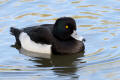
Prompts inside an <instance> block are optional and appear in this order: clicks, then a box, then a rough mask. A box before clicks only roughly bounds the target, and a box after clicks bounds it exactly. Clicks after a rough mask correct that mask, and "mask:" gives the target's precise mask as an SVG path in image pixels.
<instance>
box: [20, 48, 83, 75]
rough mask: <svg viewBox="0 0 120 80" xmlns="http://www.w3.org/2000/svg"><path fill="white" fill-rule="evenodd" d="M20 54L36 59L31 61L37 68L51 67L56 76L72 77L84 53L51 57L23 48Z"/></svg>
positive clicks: (51, 55) (50, 55)
mask: <svg viewBox="0 0 120 80" xmlns="http://www.w3.org/2000/svg"><path fill="white" fill-rule="evenodd" d="M19 51H20V53H22V54H24V55H27V56H31V57H36V58H34V59H32V60H31V61H33V62H36V63H37V65H35V66H37V67H51V68H52V70H53V71H54V72H55V74H57V75H60V76H62V75H74V74H75V73H76V71H77V69H78V68H81V67H77V66H79V65H80V64H82V63H83V62H82V60H81V59H80V57H83V56H84V52H82V53H78V54H73V55H53V54H44V53H33V52H30V51H27V50H24V49H23V48H20V49H19Z"/></svg>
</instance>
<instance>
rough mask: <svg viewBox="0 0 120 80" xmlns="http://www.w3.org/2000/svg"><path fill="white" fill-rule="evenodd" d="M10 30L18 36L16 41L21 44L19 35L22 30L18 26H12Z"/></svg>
mask: <svg viewBox="0 0 120 80" xmlns="http://www.w3.org/2000/svg"><path fill="white" fill-rule="evenodd" d="M10 32H11V35H13V36H15V38H16V43H17V44H20V41H19V35H20V33H21V30H20V29H17V28H14V27H11V28H10Z"/></svg>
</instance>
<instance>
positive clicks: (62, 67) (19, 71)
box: [0, 0, 120, 80]
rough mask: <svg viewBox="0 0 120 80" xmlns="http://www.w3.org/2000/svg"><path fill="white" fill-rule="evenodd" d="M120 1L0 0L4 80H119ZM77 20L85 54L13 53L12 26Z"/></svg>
mask: <svg viewBox="0 0 120 80" xmlns="http://www.w3.org/2000/svg"><path fill="white" fill-rule="evenodd" d="M119 5H120V0H100V1H98V0H50V1H47V0H0V54H1V55H0V80H119V79H120V75H119V74H120V71H119V68H120V43H119V41H120V36H119V34H120V7H119ZM63 16H71V17H73V18H74V19H75V20H76V23H77V27H78V30H77V32H78V33H79V35H83V36H84V37H85V38H86V42H85V46H86V49H85V53H84V54H77V55H63V56H60V55H52V56H50V55H42V56H43V57H44V58H43V57H42V58H34V57H35V56H41V55H38V54H34V55H33V54H32V53H30V52H26V53H24V52H25V51H24V50H22V49H21V50H20V51H18V50H17V49H16V48H13V47H11V45H13V44H14V42H15V39H14V37H13V36H11V35H10V32H9V29H10V27H11V26H15V27H18V28H23V27H27V26H32V25H38V24H44V23H54V22H55V20H56V19H57V18H59V17H63Z"/></svg>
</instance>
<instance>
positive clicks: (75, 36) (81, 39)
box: [71, 31, 84, 41]
mask: <svg viewBox="0 0 120 80" xmlns="http://www.w3.org/2000/svg"><path fill="white" fill-rule="evenodd" d="M71 36H72V37H73V38H75V39H76V40H79V41H84V37H82V36H78V34H77V32H76V31H73V33H72V34H71Z"/></svg>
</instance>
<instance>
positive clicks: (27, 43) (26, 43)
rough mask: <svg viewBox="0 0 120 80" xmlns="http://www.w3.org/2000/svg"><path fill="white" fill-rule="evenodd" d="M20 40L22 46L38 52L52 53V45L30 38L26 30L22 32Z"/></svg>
mask: <svg viewBox="0 0 120 80" xmlns="http://www.w3.org/2000/svg"><path fill="white" fill-rule="evenodd" d="M19 40H20V42H21V46H22V48H24V49H26V50H28V51H32V52H38V53H47V54H50V53H51V45H47V44H40V43H39V44H38V43H35V42H34V41H32V40H31V39H30V37H29V36H28V34H27V33H25V32H22V33H21V34H20V37H19Z"/></svg>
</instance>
